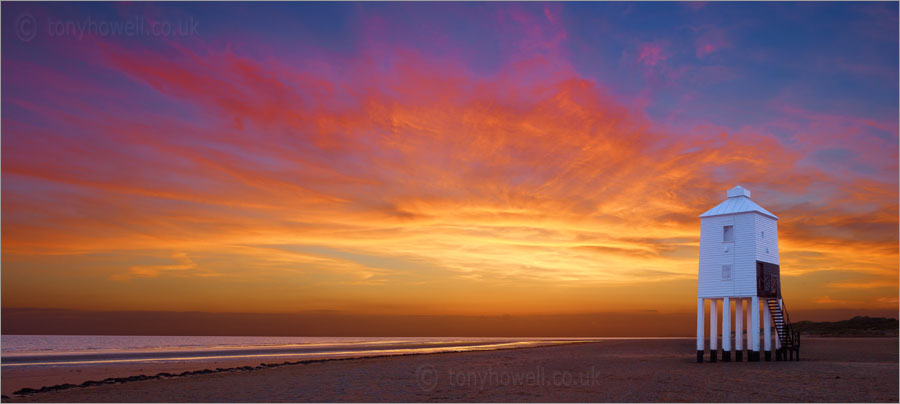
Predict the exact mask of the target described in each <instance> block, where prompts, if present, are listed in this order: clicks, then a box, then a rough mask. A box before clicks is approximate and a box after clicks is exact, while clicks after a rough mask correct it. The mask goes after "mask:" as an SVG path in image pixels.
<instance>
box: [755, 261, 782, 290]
mask: <svg viewBox="0 0 900 404" xmlns="http://www.w3.org/2000/svg"><path fill="white" fill-rule="evenodd" d="M756 294H757V296H759V297H781V269H780V267H779V266H778V265H776V264H771V263H768V262H762V261H756Z"/></svg>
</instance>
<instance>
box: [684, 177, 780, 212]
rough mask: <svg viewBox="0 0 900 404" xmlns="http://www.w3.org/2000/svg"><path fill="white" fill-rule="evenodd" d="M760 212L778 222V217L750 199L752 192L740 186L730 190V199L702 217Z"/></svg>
mask: <svg viewBox="0 0 900 404" xmlns="http://www.w3.org/2000/svg"><path fill="white" fill-rule="evenodd" d="M744 212H758V213H761V214H763V215H765V216H768V217H771V218H772V219H775V220H778V216H775V215H773V214H772V212H769V211H768V210H765V209H764V208H763V207H762V206H759V205H757V204H756V202H753V200H751V199H750V190H748V189H747V188H744V187H742V186H740V185H738V186H736V187H734V188H731V189H730V190H728V199H726V200H725V201H724V202H722V203H720V204H718V205H717V206H716V207H714V208H712V209H710V210H708V211H706V213H704V214H702V215H700V217H710V216H721V215H730V214H734V213H744Z"/></svg>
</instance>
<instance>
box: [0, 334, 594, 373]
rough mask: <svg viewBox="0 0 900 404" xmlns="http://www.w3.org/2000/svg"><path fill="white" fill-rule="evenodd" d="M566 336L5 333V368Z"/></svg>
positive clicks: (448, 346)
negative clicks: (433, 336)
mask: <svg viewBox="0 0 900 404" xmlns="http://www.w3.org/2000/svg"><path fill="white" fill-rule="evenodd" d="M575 340H580V339H564V338H552V339H548V338H452V337H435V338H422V337H410V338H398V337H389V338H378V337H368V338H367V337H200V336H107V335H104V336H90V335H3V336H2V337H0V351H2V364H3V367H9V366H13V367H19V366H47V365H56V366H58V365H90V364H108V363H128V362H137V363H140V362H169V361H197V360H211V359H230V358H235V359H238V358H261V359H262V358H295V359H308V358H326V357H335V356H368V355H379V354H405V353H429V352H447V351H467V350H485V349H500V348H508V347H516V346H533V345H546V344H556V343H565V342H571V341H575Z"/></svg>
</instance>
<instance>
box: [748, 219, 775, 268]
mask: <svg viewBox="0 0 900 404" xmlns="http://www.w3.org/2000/svg"><path fill="white" fill-rule="evenodd" d="M754 216H755V219H756V259H757V260H759V261H763V262H768V263H772V264H775V265H781V264H780V263H779V262H778V222H777V221H776V220H775V219H772V218H771V217H768V216H765V215H761V214H758V213H755V214H754Z"/></svg>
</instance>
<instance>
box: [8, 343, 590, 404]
mask: <svg viewBox="0 0 900 404" xmlns="http://www.w3.org/2000/svg"><path fill="white" fill-rule="evenodd" d="M577 343H583V342H581V341H579V342H570V343H567V344H565V345H569V344H577ZM551 346H558V345H555V344H554V345H540V346H533V347H522V348H545V347H551ZM522 348H501V349H495V350H494V351H501V350H505V349H522ZM460 352H478V351H448V352H423V353H408V354H392V355H375V356H361V357H354V358H326V359H307V360H302V361H295V362H290V361H285V362H282V363H260V364H259V366H237V367H232V368H215V369H201V370H188V371H184V372H181V373H168V372H162V373H157V374H155V375H150V376H148V375H137V376H128V377H107V378H106V379H103V380H88V381H86V382H83V383H81V384H71V383H65V384H57V385H53V386H43V387H41V388H39V389H34V388H31V387H25V388H22V389H19V390H16V391H15V392H13V394H14V395H20V396H21V395H30V394H37V393H49V392H51V391H59V390H67V389H74V388H84V387H92V386H102V385H105V384H121V383H128V382H139V381H144V380H159V379H174V378H180V377H188V376H196V375H208V374H213V373H226V372H252V371H254V370H262V369H269V368H277V367H282V366H293V365H309V364H313V363H322V362H337V361H347V360H360V359H378V358H392V357H397V356H418V355H440V354H451V353H460ZM2 398H4V399H8V398H9V397H7V396H6V395H3V397H2Z"/></svg>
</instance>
